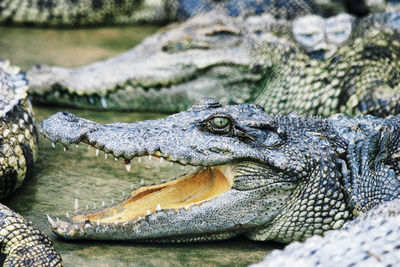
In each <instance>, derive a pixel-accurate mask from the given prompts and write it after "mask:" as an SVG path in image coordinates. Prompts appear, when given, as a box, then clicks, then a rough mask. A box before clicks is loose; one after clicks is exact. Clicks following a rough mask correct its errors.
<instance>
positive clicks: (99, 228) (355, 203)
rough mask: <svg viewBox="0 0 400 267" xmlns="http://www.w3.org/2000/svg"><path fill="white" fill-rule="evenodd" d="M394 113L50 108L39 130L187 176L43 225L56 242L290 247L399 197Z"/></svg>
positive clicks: (208, 104)
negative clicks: (84, 115)
mask: <svg viewBox="0 0 400 267" xmlns="http://www.w3.org/2000/svg"><path fill="white" fill-rule="evenodd" d="M399 127H400V126H399V117H391V118H387V119H378V118H375V117H371V116H366V117H356V118H354V119H350V118H348V117H345V116H344V115H337V116H334V117H331V118H329V119H321V118H317V117H311V118H302V117H299V116H297V115H293V114H292V115H289V116H272V115H268V114H267V113H265V112H264V110H263V109H262V108H261V107H259V106H256V105H237V106H224V107H223V106H221V105H220V103H218V102H216V101H215V100H214V99H203V100H202V101H201V102H200V103H198V104H197V105H195V106H193V107H192V108H190V109H189V110H188V111H186V112H181V113H178V114H175V115H172V116H169V117H167V118H165V119H159V120H154V121H142V122H137V123H130V124H129V123H113V124H105V125H102V124H99V123H95V122H92V121H89V120H85V119H81V118H78V117H75V116H74V115H72V114H69V113H66V112H64V113H61V112H60V113H57V114H56V115H54V116H53V117H51V118H49V119H47V120H45V121H43V122H42V123H41V132H42V133H43V134H44V135H45V137H47V138H48V139H50V140H51V141H53V142H60V143H61V144H62V145H64V146H68V145H71V144H78V143H80V142H83V143H87V144H88V145H89V146H92V147H95V148H96V149H97V150H102V151H104V152H105V153H107V154H108V155H110V156H111V155H113V156H114V157H121V158H123V159H125V163H126V165H127V169H128V171H129V170H130V161H131V160H132V159H134V158H136V157H140V156H149V157H158V158H160V160H161V161H171V162H176V163H179V164H182V165H189V166H193V167H194V170H192V171H191V172H189V173H188V174H186V175H184V176H182V177H180V178H177V179H175V180H172V181H170V182H166V183H162V184H160V185H154V186H148V187H141V188H139V189H137V190H134V191H133V192H132V193H130V194H129V196H128V197H127V198H126V199H125V201H123V202H122V203H120V204H114V205H112V206H111V207H108V208H101V209H98V210H95V211H93V212H89V211H81V210H80V208H79V203H78V200H76V204H75V214H74V216H73V217H72V218H67V219H66V220H65V221H58V222H55V221H53V220H51V219H50V223H51V225H52V229H53V231H54V232H55V233H56V234H58V235H60V236H62V237H64V238H66V239H100V240H109V239H111V240H137V241H147V242H151V241H157V242H193V241H206V240H218V239H226V238H229V237H232V236H235V235H238V234H240V233H242V234H245V235H247V236H248V237H249V238H250V239H253V240H276V241H280V242H291V241H293V240H304V239H306V238H307V237H310V236H311V235H314V234H322V233H324V232H325V231H328V230H331V229H339V228H340V227H341V226H342V225H343V224H344V223H345V222H346V221H349V220H351V219H352V218H353V216H357V215H359V214H361V213H363V212H366V211H368V210H369V209H371V208H372V207H374V206H377V205H379V204H381V203H383V202H385V201H390V200H392V199H394V198H396V197H398V196H399V194H400V181H399V179H398V175H399V171H400V169H399V168H398V164H397V159H398V155H399V148H398V147H399V146H398V140H399Z"/></svg>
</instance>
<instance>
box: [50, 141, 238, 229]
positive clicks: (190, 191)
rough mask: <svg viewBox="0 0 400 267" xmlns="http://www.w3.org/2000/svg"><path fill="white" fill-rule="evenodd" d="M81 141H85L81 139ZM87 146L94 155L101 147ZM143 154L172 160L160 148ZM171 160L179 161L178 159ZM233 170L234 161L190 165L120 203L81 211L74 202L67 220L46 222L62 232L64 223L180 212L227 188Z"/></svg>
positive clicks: (100, 222) (86, 223) (83, 223)
mask: <svg viewBox="0 0 400 267" xmlns="http://www.w3.org/2000/svg"><path fill="white" fill-rule="evenodd" d="M82 142H84V143H87V142H85V141H84V140H83V141H82ZM89 146H91V147H95V149H96V154H98V152H99V151H100V150H102V149H99V148H97V147H96V146H95V145H90V144H89ZM53 147H54V143H53ZM64 147H65V146H64ZM102 151H104V150H102ZM104 152H105V153H106V154H105V155H107V153H108V154H113V152H112V151H107V152H106V151H104ZM142 156H148V157H156V158H160V161H170V162H173V161H172V160H171V159H169V158H168V157H164V156H163V155H162V154H161V153H160V152H159V151H157V152H155V153H154V154H152V155H148V154H146V155H142ZM138 157H139V156H138ZM132 159H133V158H131V159H129V160H127V159H125V164H126V169H127V171H130V170H131V165H130V160H132ZM139 159H140V158H139ZM174 162H175V163H178V164H180V163H179V161H174ZM187 165H190V164H187ZM234 171H235V167H234V165H233V164H232V165H231V164H228V165H218V166H193V170H192V171H190V172H188V173H186V174H185V175H183V176H181V177H178V178H176V179H172V180H171V179H170V181H169V182H164V183H161V184H158V185H151V186H143V187H140V188H138V189H136V190H134V191H132V192H131V193H130V194H129V196H128V197H127V198H126V199H125V200H124V201H123V202H122V203H119V204H114V205H112V206H110V207H107V208H104V209H102V210H97V211H94V212H88V211H82V210H80V209H79V205H78V204H76V207H75V209H76V210H75V213H74V216H72V217H71V218H69V219H68V221H69V222H62V221H58V222H57V223H55V222H54V221H53V220H52V219H51V218H50V219H49V221H50V223H51V225H52V229H53V230H55V231H57V230H58V231H62V229H58V228H62V227H63V226H65V224H66V223H67V224H71V223H72V224H74V225H81V226H83V227H90V226H100V225H108V224H113V225H117V224H124V223H128V222H134V221H138V220H142V219H144V218H146V216H150V215H151V214H153V213H157V212H164V213H168V212H179V210H180V209H185V210H189V209H190V208H191V207H193V206H199V205H202V203H204V202H207V201H210V200H212V199H214V198H217V197H218V196H220V195H221V194H223V193H224V192H227V191H229V190H230V189H231V188H232V185H233V180H234Z"/></svg>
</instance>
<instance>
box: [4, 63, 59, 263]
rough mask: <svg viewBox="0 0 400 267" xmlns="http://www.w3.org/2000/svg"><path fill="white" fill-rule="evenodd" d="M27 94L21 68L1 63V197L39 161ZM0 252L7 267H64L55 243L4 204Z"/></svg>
mask: <svg viewBox="0 0 400 267" xmlns="http://www.w3.org/2000/svg"><path fill="white" fill-rule="evenodd" d="M27 91H28V86H27V81H26V80H25V79H24V76H23V75H22V74H20V73H19V69H18V68H17V67H14V66H10V65H9V62H8V61H0V118H1V120H0V134H1V136H0V178H1V179H0V198H4V197H6V196H8V195H10V194H11V193H12V192H14V191H15V189H16V188H18V187H19V186H20V185H21V184H22V182H23V181H24V179H25V177H27V176H30V175H31V174H32V168H33V164H34V161H35V160H36V158H37V140H38V139H37V138H38V134H37V129H36V126H35V120H34V118H33V113H32V107H31V104H30V102H29V100H28V99H27ZM0 253H3V254H6V255H7V258H6V261H5V262H4V266H61V257H60V255H59V254H58V253H57V252H56V251H55V250H54V248H53V245H52V242H51V241H50V240H49V239H48V238H47V237H46V236H45V235H44V234H43V233H42V232H41V231H39V230H37V229H35V228H34V226H33V225H32V223H31V222H30V221H28V220H25V219H24V218H23V217H22V216H21V215H19V214H18V213H16V212H14V211H12V210H10V209H9V208H8V207H6V206H5V205H2V204H0Z"/></svg>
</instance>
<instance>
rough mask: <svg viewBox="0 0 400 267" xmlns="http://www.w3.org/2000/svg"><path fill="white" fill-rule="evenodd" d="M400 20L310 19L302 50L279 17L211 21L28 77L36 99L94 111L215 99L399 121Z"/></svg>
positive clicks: (304, 22) (196, 21)
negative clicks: (78, 65) (84, 63)
mask: <svg viewBox="0 0 400 267" xmlns="http://www.w3.org/2000/svg"><path fill="white" fill-rule="evenodd" d="M375 17H378V18H379V19H374V18H375ZM398 17H399V16H398V13H386V14H379V15H374V16H372V17H368V18H365V19H362V20H361V21H358V22H354V18H353V17H351V16H345V15H339V16H336V17H334V18H330V19H328V20H324V19H322V18H321V17H319V19H315V18H316V17H315V16H307V17H305V18H304V19H298V20H296V21H295V22H294V23H295V24H294V26H295V27H294V39H296V40H297V41H298V42H299V43H298V44H300V45H298V44H296V43H295V41H294V39H292V37H291V36H290V35H288V34H287V29H288V28H289V29H290V24H287V22H286V23H285V22H282V21H277V20H275V19H274V18H273V17H271V16H267V15H265V16H250V17H246V18H231V17H227V16H223V15H217V14H215V13H210V14H208V15H206V14H203V15H202V16H198V17H195V18H192V19H190V20H189V21H187V22H185V23H184V24H180V25H177V26H174V27H170V28H167V29H166V30H164V31H161V32H159V33H157V34H156V35H154V36H152V37H150V38H148V39H146V40H145V41H144V42H143V43H142V44H140V45H139V46H137V47H136V48H134V49H133V50H131V51H129V52H126V53H124V54H122V55H120V56H117V57H115V58H112V59H108V60H106V61H102V62H96V63H93V64H91V65H88V66H84V67H81V68H76V69H67V68H61V67H47V66H39V67H37V68H34V69H32V70H31V71H29V72H28V78H29V80H30V82H31V83H32V86H31V88H32V96H33V98H34V100H36V101H39V102H43V103H51V104H61V105H70V106H75V107H84V108H94V109H121V110H140V111H143V110H151V111H163V112H175V111H181V110H185V109H186V108H189V107H190V105H192V104H194V103H196V101H198V99H200V98H201V97H205V96H209V95H212V96H213V97H216V98H219V100H220V101H221V102H222V103H225V104H240V103H257V104H260V105H262V106H264V107H266V108H267V109H268V111H269V112H272V113H276V112H280V111H285V112H287V113H288V112H290V111H296V112H298V113H300V114H306V115H315V114H319V115H324V116H329V115H332V114H335V113H337V112H345V113H347V114H355V113H363V114H366V113H371V114H374V115H387V114H395V113H396V112H397V109H398V96H397V94H398V88H397V84H398V79H399V77H400V76H399V54H398V51H399V49H398V41H397V40H398V33H397V30H396V29H397V28H398V27H397V26H396V25H397V24H398V23H397V21H398ZM321 20H322V22H321ZM371 21H374V23H371ZM321 25H323V26H322V27H321ZM353 25H356V26H353ZM305 26H306V27H305ZM388 28H389V29H388ZM298 29H304V30H303V31H299V30H298ZM352 29H353V30H352ZM354 29H355V30H354ZM281 30H283V33H282V31H281ZM285 31H286V34H285ZM307 31H308V32H310V34H308V32H307ZM311 33H312V34H311ZM304 36H306V37H304ZM318 36H325V37H323V38H319V37H318ZM349 36H350V38H347V37H349ZM314 37H315V38H314ZM317 37H318V38H317ZM309 39H311V40H317V41H314V42H312V43H311V44H310V42H309ZM392 39H394V40H395V41H394V42H392V41H391V40H392ZM321 59H325V60H321ZM387 62H390V64H387ZM300 81H301V82H300ZM300 84H301V85H300ZM372 99H375V100H372Z"/></svg>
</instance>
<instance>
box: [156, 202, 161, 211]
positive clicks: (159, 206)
mask: <svg viewBox="0 0 400 267" xmlns="http://www.w3.org/2000/svg"><path fill="white" fill-rule="evenodd" d="M161 210H162V209H161V205H160V203H159V204H158V205H157V208H156V211H161Z"/></svg>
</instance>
